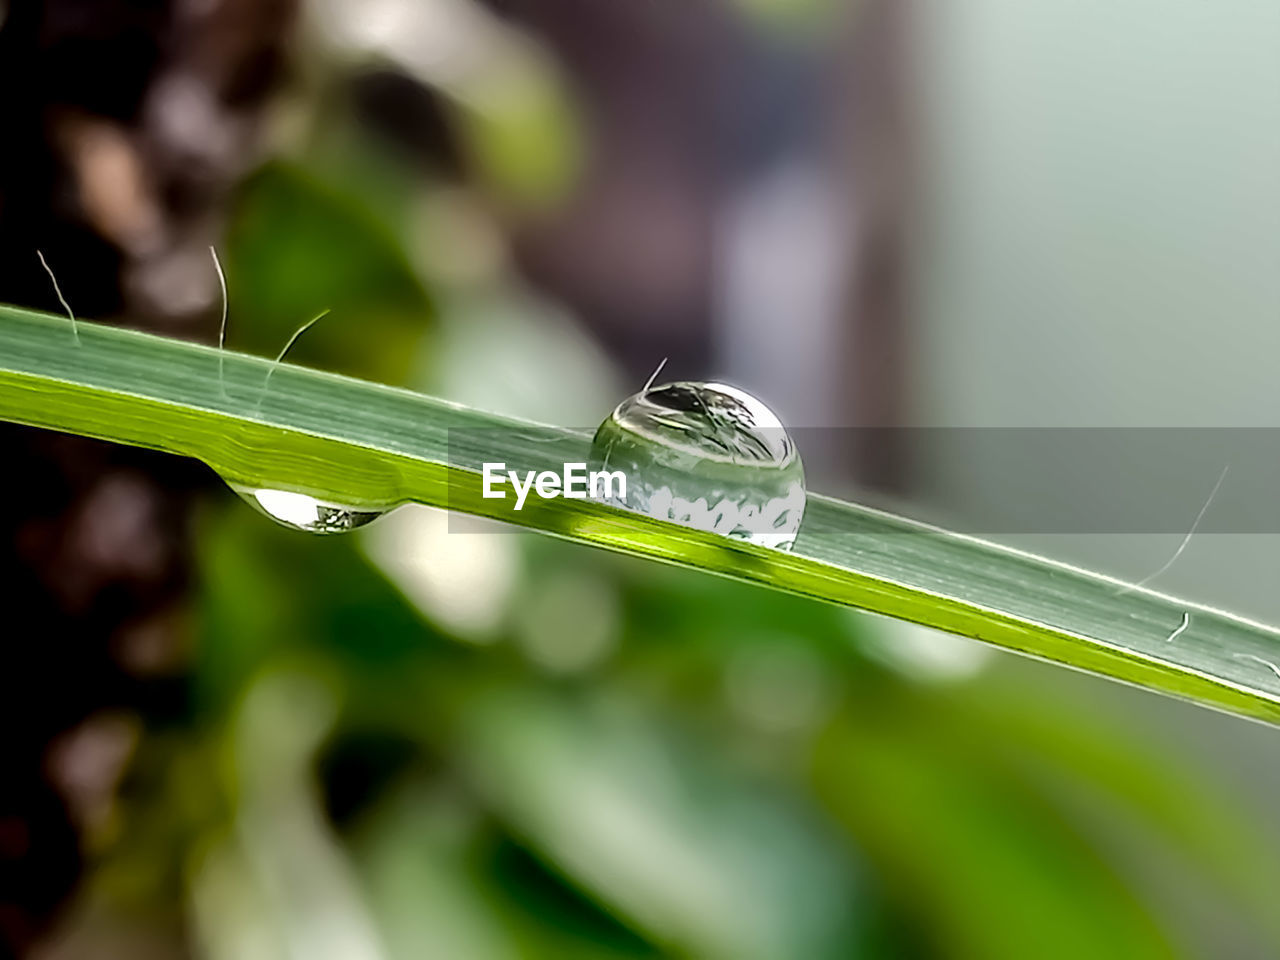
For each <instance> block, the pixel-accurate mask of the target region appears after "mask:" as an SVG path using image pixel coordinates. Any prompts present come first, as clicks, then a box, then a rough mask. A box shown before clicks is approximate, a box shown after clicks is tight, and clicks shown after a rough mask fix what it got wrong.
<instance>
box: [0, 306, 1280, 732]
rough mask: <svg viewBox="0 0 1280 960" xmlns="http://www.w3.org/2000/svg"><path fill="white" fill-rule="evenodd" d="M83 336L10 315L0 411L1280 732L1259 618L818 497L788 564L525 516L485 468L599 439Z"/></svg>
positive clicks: (544, 461) (662, 529) (624, 525)
mask: <svg viewBox="0 0 1280 960" xmlns="http://www.w3.org/2000/svg"><path fill="white" fill-rule="evenodd" d="M79 330H80V343H79V344H78V345H77V344H76V342H75V340H74V339H73V337H72V331H71V328H70V325H69V323H68V322H67V321H66V320H65V319H62V318H57V317H52V316H47V315H44V314H38V313H33V312H30V311H24V310H18V309H15V308H10V307H0V418H3V419H6V420H11V421H14V422H17V423H23V424H27V425H31V426H37V427H44V428H49V429H54V430H61V431H66V432H74V433H80V434H84V435H87V436H93V437H98V438H100V439H105V440H112V441H116V442H121V443H129V444H134V445H139V446H146V447H151V448H154V449H158V450H163V451H166V452H169V453H174V454H179V455H182V456H189V457H195V458H197V459H200V460H202V461H204V462H205V463H207V464H208V465H209V466H210V467H212V468H213V469H214V470H216V471H217V472H218V473H219V474H221V475H222V476H223V477H224V478H226V479H228V480H229V481H231V482H234V483H239V484H243V485H246V486H251V487H260V488H274V489H286V490H294V491H297V492H301V493H307V494H310V495H312V496H315V497H317V498H320V499H323V500H328V501H333V502H338V503H344V504H350V505H352V506H379V507H391V506H394V505H396V504H399V503H402V502H407V501H415V502H419V503H425V504H428V505H432V506H438V507H447V508H449V509H451V510H455V511H460V512H464V513H471V514H476V515H480V516H487V517H491V518H496V519H501V520H505V521H508V522H512V523H517V524H519V525H521V526H525V527H529V528H531V529H537V530H540V531H542V532H546V533H550V534H553V535H556V536H561V537H565V538H568V539H572V540H576V541H580V542H584V543H589V544H593V545H595V546H600V547H605V548H608V549H612V550H618V551H622V552H626V553H631V554H636V555H640V556H645V557H649V558H651V559H656V560H662V561H665V562H669V563H675V564H679V565H682V566H687V567H693V568H697V569H702V570H705V571H708V572H711V573H716V574H719V575H722V576H726V577H731V578H735V579H739V580H747V581H751V582H755V583H759V584H763V585H767V586H769V587H773V588H776V589H782V590H787V591H790V592H793V593H798V594H802V595H806V596H810V597H815V598H819V599H823V600H827V601H831V602H834V603H838V604H842V605H845V606H850V607H857V608H860V609H863V610H868V611H871V612H874V613H879V614H884V615H887V616H892V617H898V618H901V619H905V620H910V621H913V622H916V623H920V624H923V625H926V626H930V627H935V628H939V629H943V630H948V631H951V632H954V633H957V634H960V635H962V636H966V637H971V638H974V639H978V640H983V641H986V642H988V643H992V644H995V645H997V646H1001V647H1004V648H1007V649H1011V650H1016V651H1019V652H1022V653H1025V654H1029V655H1032V656H1036V657H1039V658H1042V659H1046V660H1051V661H1054V662H1057V663H1062V664H1065V665H1068V666H1072V667H1075V668H1078V669H1083V670H1087V671H1090V672H1093V673H1098V674H1102V675H1105V676H1109V677H1112V678H1114V679H1117V680H1121V681H1124V682H1128V683H1132V684H1137V685H1139V686H1143V687H1147V688H1150V689H1154V690H1158V691H1161V692H1164V693H1167V694H1171V695H1174V696H1179V697H1182V698H1185V699H1189V700H1194V701H1196V702H1199V703H1202V704H1205V705H1208V706H1212V707H1217V708H1219V709H1223V710H1226V711H1228V712H1232V713H1236V714H1239V715H1242V716H1246V717H1251V718H1254V719H1259V720H1265V721H1268V722H1272V723H1280V631H1277V630H1276V629H1274V628H1272V627H1269V626H1265V625H1263V624H1259V623H1254V622H1251V621H1248V620H1245V619H1242V618H1239V617H1236V616H1233V615H1231V614H1228V613H1224V612H1222V611H1218V610H1213V609H1211V608H1208V607H1205V606H1201V605H1197V604H1191V603H1186V602H1183V601H1179V600H1176V599H1174V598H1171V597H1167V596H1164V595H1162V594H1159V593H1156V592H1154V591H1150V590H1146V589H1140V588H1135V587H1132V586H1126V585H1125V584H1122V583H1120V582H1118V581H1116V580H1113V579H1110V578H1107V577H1103V576H1099V575H1096V574H1092V573H1089V572H1087V571H1083V570H1079V569H1076V568H1074V567H1070V566H1067V565H1064V564H1059V563H1054V562H1052V561H1049V560H1045V559H1042V558H1039V557H1035V556H1032V555H1029V554H1026V553H1021V552H1019V551H1015V550H1010V549H1007V548H1003V547H1000V546H997V545H994V544H990V543H986V542H984V541H981V540H978V539H976V538H973V537H968V536H962V535H958V534H953V533H948V532H946V531H943V530H939V529H937V528H933V527H929V526H926V525H923V524H919V523H916V522H914V521H910V520H906V519H902V518H898V517H894V516H891V515H889V514H885V513H883V512H880V511H877V510H872V509H870V508H867V507H863V506H860V505H857V504H852V503H845V502H842V501H838V500H834V499H831V498H828V497H823V496H820V495H810V496H809V498H808V504H807V507H806V514H805V521H804V525H803V527H802V529H801V533H800V536H799V538H798V539H797V542H796V545H795V548H794V549H793V550H792V551H791V552H789V553H786V552H780V551H775V550H770V549H768V548H764V547H759V546H755V545H752V544H746V543H742V542H740V541H735V540H729V539H727V538H724V537H720V536H717V535H715V534H710V533H704V532H700V531H696V530H692V529H689V528H685V527H680V526H676V525H673V524H670V523H666V522H662V521H659V520H656V519H653V518H650V517H644V516H640V515H637V514H630V513H623V512H620V511H616V510H612V509H609V508H607V507H603V506H600V505H597V504H592V503H587V502H584V501H566V500H548V501H537V502H534V501H532V500H531V501H530V502H529V503H528V504H527V505H526V507H525V509H524V510H523V511H521V512H520V513H514V512H512V511H511V509H510V505H509V504H510V501H506V500H496V501H495V500H486V499H483V498H482V497H481V496H480V484H479V479H478V473H477V472H478V470H479V468H480V464H481V463H482V462H484V461H504V462H506V463H508V464H509V465H510V466H511V467H512V468H519V469H545V468H548V467H550V466H551V465H553V464H560V463H563V462H565V461H577V460H586V459H588V456H587V451H588V449H589V443H590V437H589V436H588V435H587V434H586V433H584V432H582V431H573V430H564V429H560V428H555V427H548V426H543V425H539V424H532V423H522V422H519V421H514V420H510V419H506V418H502V417H497V416H493V415H491V414H486V413H483V412H480V411H476V410H470V409H467V408H464V407H460V406H458V405H455V404H450V403H447V402H445V401H441V400H436V399H433V398H430V397H425V396H422V395H419V394H414V393H411V392H409V391H405V390H399V389H395V388H391V387H385V386H380V385H377V384H371V383H367V382H363V381H359V380H352V379H349V378H345V377H340V376H335V375H333V374H327V373H321V372H318V371H313V370H307V369H304V368H300V367H295V366H291V365H287V364H286V365H281V366H280V367H278V368H277V369H276V370H275V372H274V373H273V374H272V376H271V379H270V384H269V389H268V390H267V391H266V392H265V393H264V391H263V387H264V384H265V383H266V379H267V373H268V372H269V371H270V370H271V364H270V361H267V360H263V359H261V358H257V357H249V356H245V355H243V354H238V353H232V352H223V353H221V354H220V353H219V351H217V350H215V349H213V348H210V347H205V346H200V345H196V344H191V343H186V342H181V341H175V340H165V339H162V338H158V337H154V336H149V335H146V334H141V333H136V332H133V331H127V330H120V329H116V328H111V327H104V326H100V325H97V324H91V323H84V322H81V323H80V327H79ZM1184 624H1185V629H1180V628H1183V627H1184ZM1171 638H1172V639H1171Z"/></svg>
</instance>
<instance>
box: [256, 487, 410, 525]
mask: <svg viewBox="0 0 1280 960" xmlns="http://www.w3.org/2000/svg"><path fill="white" fill-rule="evenodd" d="M231 489H232V490H234V491H235V492H236V493H238V494H239V495H240V496H241V497H242V498H243V499H244V500H245V501H246V502H247V503H248V504H249V505H250V506H252V507H254V508H255V509H257V510H259V511H261V512H262V513H265V514H266V515H267V516H268V517H270V518H271V519H272V520H275V521H276V522H277V523H280V524H283V525H284V526H286V527H290V528H292V529H294V530H305V531H306V532H307V533H346V532H347V531H348V530H354V529H355V528H356V527H363V526H364V525H365V524H367V523H372V522H373V521H374V520H377V519H378V518H379V517H380V516H382V515H383V514H384V513H385V512H386V511H385V510H377V509H370V508H365V507H344V506H342V505H341V504H336V503H325V502H324V501H323V500H317V499H316V498H315V497H310V496H307V495H306V494H305V493H291V492H290V491H288V490H259V489H254V488H252V487H242V486H239V485H236V484H232V485H231Z"/></svg>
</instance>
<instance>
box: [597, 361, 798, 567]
mask: <svg viewBox="0 0 1280 960" xmlns="http://www.w3.org/2000/svg"><path fill="white" fill-rule="evenodd" d="M591 450H592V470H607V471H610V472H612V471H622V472H623V474H624V475H625V476H626V480H627V482H626V496H625V497H623V496H619V495H618V492H617V489H616V487H615V489H614V491H613V493H612V495H606V496H605V497H603V499H604V501H605V502H606V503H609V504H611V505H613V506H616V507H622V508H624V509H627V510H633V511H636V512H638V513H645V514H648V515H650V516H653V517H657V518H659V519H662V520H668V521H672V522H674V523H679V524H682V525H684V526H689V527H695V528H697V529H700V530H710V531H712V532H715V533H720V534H724V535H725V536H729V537H734V538H736V539H740V540H747V541H750V542H751V543H758V544H761V545H763V546H768V547H774V548H777V549H782V550H789V549H790V548H791V546H792V544H794V543H795V539H796V534H797V533H798V532H799V530H800V520H801V518H802V516H803V514H804V505H805V493H804V466H803V465H802V463H801V462H800V454H799V453H798V452H797V450H796V448H795V444H794V442H793V441H792V439H791V437H790V436H789V435H788V434H787V431H786V428H785V427H783V425H782V423H781V421H779V420H778V418H777V416H776V415H775V414H774V413H773V411H771V410H770V409H769V408H768V407H766V406H765V405H764V404H763V403H761V402H760V401H759V400H757V399H756V398H755V397H753V396H751V395H750V394H748V393H746V392H744V391H742V390H739V389H737V388H736V387H731V386H726V385H725V384H721V383H691V382H680V383H668V384H663V385H661V386H656V387H651V388H649V389H646V390H642V391H641V392H640V393H637V394H636V395H635V396H632V397H628V398H627V399H626V400H624V401H623V402H622V403H620V404H619V405H618V406H617V408H616V409H615V410H614V411H613V412H612V413H611V414H609V416H608V418H607V419H606V420H605V421H604V423H602V424H601V425H600V428H599V429H598V430H597V431H596V435H595V439H594V440H593V441H592V447H591Z"/></svg>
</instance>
